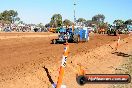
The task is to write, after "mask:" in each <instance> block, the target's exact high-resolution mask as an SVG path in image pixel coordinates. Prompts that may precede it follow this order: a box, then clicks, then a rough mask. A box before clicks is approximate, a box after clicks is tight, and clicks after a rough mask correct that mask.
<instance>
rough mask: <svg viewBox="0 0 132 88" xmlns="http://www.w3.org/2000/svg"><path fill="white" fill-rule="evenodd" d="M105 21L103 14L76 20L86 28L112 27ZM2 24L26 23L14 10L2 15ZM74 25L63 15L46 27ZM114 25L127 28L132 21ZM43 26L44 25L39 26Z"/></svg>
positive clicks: (4, 12)
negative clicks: (93, 25)
mask: <svg viewBox="0 0 132 88" xmlns="http://www.w3.org/2000/svg"><path fill="white" fill-rule="evenodd" d="M104 21H105V16H104V15H103V14H97V15H95V16H93V17H92V19H91V20H86V19H85V18H78V19H77V20H76V23H82V24H85V26H92V24H95V25H97V26H98V27H106V26H107V25H110V24H109V23H107V22H104ZM0 22H1V23H7V24H14V23H15V22H18V23H21V24H22V23H24V22H23V21H21V20H20V18H19V17H18V12H17V11H14V10H5V11H3V12H1V13H0ZM72 24H73V22H72V21H70V20H69V19H65V20H63V17H62V15H61V14H54V15H53V16H52V17H51V20H50V22H49V23H47V24H46V25H45V27H61V26H67V25H69V26H71V25H72ZM113 24H115V25H116V26H125V25H128V24H129V25H132V19H128V20H126V21H123V20H121V19H116V20H114V22H113ZM39 25H40V26H42V24H39Z"/></svg>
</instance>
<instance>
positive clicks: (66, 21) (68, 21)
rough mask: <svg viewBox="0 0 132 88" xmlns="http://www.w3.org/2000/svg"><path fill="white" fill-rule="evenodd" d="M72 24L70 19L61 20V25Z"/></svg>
mask: <svg viewBox="0 0 132 88" xmlns="http://www.w3.org/2000/svg"><path fill="white" fill-rule="evenodd" d="M72 24H73V22H71V21H70V20H68V19H65V20H64V21H63V25H65V26H68V25H69V26H71V25H72Z"/></svg>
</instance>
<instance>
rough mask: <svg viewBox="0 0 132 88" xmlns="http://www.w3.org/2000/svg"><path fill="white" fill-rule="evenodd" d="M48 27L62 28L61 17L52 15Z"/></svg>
mask: <svg viewBox="0 0 132 88" xmlns="http://www.w3.org/2000/svg"><path fill="white" fill-rule="evenodd" d="M50 26H53V27H60V26H62V16H61V15H60V14H54V15H53V16H52V18H51V21H50Z"/></svg>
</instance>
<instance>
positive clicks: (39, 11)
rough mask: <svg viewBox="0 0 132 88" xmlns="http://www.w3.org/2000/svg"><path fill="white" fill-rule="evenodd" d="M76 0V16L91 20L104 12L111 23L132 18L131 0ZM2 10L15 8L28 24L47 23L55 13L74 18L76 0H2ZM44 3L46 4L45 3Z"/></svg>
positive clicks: (64, 17) (70, 18)
mask: <svg viewBox="0 0 132 88" xmlns="http://www.w3.org/2000/svg"><path fill="white" fill-rule="evenodd" d="M75 1H76V4H77V5H76V18H77V19H78V18H85V19H86V20H91V19H92V17H93V16H94V15H97V14H103V15H104V16H105V22H108V23H110V24H112V23H113V21H114V20H117V19H122V20H124V21H125V20H128V19H132V14H131V12H130V11H131V9H132V7H131V3H132V1H131V0H116V1H114V0H111V1H109V3H108V1H106V0H100V1H97V0H89V1H86V0H75ZM1 3H2V4H1V8H0V12H3V11H4V10H15V11H17V12H18V17H20V19H21V20H22V21H23V22H25V23H27V24H31V23H32V24H39V23H43V24H47V23H49V22H50V20H51V17H52V15H53V14H61V15H62V18H63V20H65V19H69V20H71V21H73V20H74V13H73V10H74V5H73V3H74V0H67V1H60V0H56V1H53V0H48V1H42V0H37V1H36V0H28V1H25V0H23V1H18V0H13V1H10V0H4V1H1ZM43 3H44V4H43Z"/></svg>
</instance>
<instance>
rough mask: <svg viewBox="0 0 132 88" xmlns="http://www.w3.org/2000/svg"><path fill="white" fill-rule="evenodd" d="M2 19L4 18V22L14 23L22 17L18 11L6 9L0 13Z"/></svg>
mask: <svg viewBox="0 0 132 88" xmlns="http://www.w3.org/2000/svg"><path fill="white" fill-rule="evenodd" d="M0 20H3V21H4V22H10V23H14V22H15V21H19V20H20V18H19V17H18V13H17V11H14V10H9V11H7V10H5V11H3V12H2V13H1V14H0Z"/></svg>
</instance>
